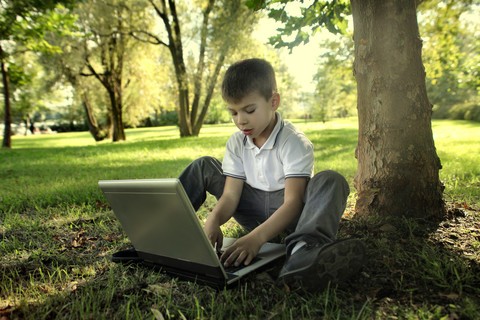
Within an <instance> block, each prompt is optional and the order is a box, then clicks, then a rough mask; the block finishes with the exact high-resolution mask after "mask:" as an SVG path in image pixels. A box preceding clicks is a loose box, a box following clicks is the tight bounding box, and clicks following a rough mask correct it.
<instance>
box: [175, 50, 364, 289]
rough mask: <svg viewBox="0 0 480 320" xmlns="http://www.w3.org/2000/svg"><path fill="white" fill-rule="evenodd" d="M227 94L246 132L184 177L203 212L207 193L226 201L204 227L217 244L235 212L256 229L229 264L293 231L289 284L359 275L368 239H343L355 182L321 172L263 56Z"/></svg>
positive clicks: (226, 83)
mask: <svg viewBox="0 0 480 320" xmlns="http://www.w3.org/2000/svg"><path fill="white" fill-rule="evenodd" d="M222 97H223V99H224V100H225V102H226V103H227V104H228V110H229V111H230V113H231V115H232V118H233V121H234V123H235V125H236V126H237V127H238V129H239V130H240V131H238V132H236V133H234V134H233V135H232V136H231V137H230V139H229V140H228V142H227V146H226V151H225V156H224V159H223V162H222V163H220V161H218V160H217V159H214V158H212V157H203V158H200V159H197V160H195V161H194V162H192V163H191V164H190V165H189V166H188V167H187V168H186V169H185V170H184V171H183V172H182V174H181V175H180V177H179V179H180V181H181V182H182V184H183V186H184V188H185V191H186V192H187V194H188V196H189V198H190V200H191V202H192V204H193V206H194V208H195V210H198V208H199V207H200V206H201V205H202V204H203V202H204V201H205V199H206V192H209V193H210V194H212V195H214V196H215V197H216V198H217V199H218V202H217V203H216V205H215V207H214V208H213V210H212V212H211V213H210V214H209V215H208V218H207V220H206V222H205V226H204V230H205V233H206V235H207V237H208V239H209V240H210V241H211V243H212V245H214V246H216V248H221V247H222V240H223V234H222V231H221V229H220V226H221V225H223V224H224V223H225V222H227V221H228V220H229V219H230V218H231V217H234V218H235V220H236V221H237V222H238V223H239V224H240V225H241V226H243V227H244V228H245V229H246V230H247V231H249V232H248V234H247V235H245V236H243V237H241V238H239V239H238V240H237V241H236V242H235V243H234V244H233V245H232V246H230V247H229V248H228V249H227V250H225V252H224V253H223V254H222V256H221V261H222V262H223V263H224V264H225V266H229V265H232V264H233V265H239V264H241V263H244V264H246V265H248V264H249V263H250V262H251V261H252V259H253V258H254V257H255V256H256V255H257V253H258V251H259V249H260V247H261V246H262V245H263V244H264V243H265V242H267V241H269V240H271V239H273V238H275V237H277V236H278V235H280V234H282V233H284V232H288V233H289V235H288V236H287V237H286V238H285V242H286V248H287V258H286V261H285V264H284V266H283V268H282V270H281V271H280V274H279V279H280V280H281V281H283V282H285V283H286V284H288V285H291V286H302V287H303V288H304V289H307V290H322V289H324V288H325V287H326V286H327V285H328V283H329V282H333V283H336V282H339V281H341V280H345V279H347V278H349V277H351V276H352V275H354V274H355V273H357V272H358V271H359V269H360V268H361V266H362V264H363V259H364V252H365V248H364V245H363V243H362V242H360V241H359V240H355V239H347V240H343V241H336V240H335V239H336V233H337V230H338V225H339V222H340V218H341V216H342V214H343V211H344V210H345V206H346V201H347V197H348V194H349V187H348V183H347V182H346V180H345V179H344V178H343V177H342V176H341V175H340V174H338V173H336V172H334V171H322V172H319V173H317V174H316V175H313V164H314V155H313V146H312V143H311V142H310V141H309V140H308V139H307V137H306V136H305V135H304V134H303V133H301V132H299V131H298V130H297V129H296V128H295V127H294V126H293V125H292V124H291V123H289V122H286V121H284V120H283V119H282V117H281V115H280V114H279V113H278V112H277V109H278V107H279V106H280V94H279V93H278V92H277V86H276V80H275V73H274V70H273V68H272V66H271V65H270V64H269V63H268V62H267V61H265V60H262V59H247V60H243V61H239V62H237V63H235V64H233V65H232V66H230V68H229V69H228V70H227V72H226V74H225V77H224V80H223V83H222Z"/></svg>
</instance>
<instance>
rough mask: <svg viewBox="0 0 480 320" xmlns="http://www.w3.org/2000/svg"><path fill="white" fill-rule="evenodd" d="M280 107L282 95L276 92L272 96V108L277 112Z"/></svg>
mask: <svg viewBox="0 0 480 320" xmlns="http://www.w3.org/2000/svg"><path fill="white" fill-rule="evenodd" d="M279 106H280V94H279V93H278V92H275V93H274V94H273V95H272V108H273V110H277V109H278V107H279Z"/></svg>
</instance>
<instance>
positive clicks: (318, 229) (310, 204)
mask: <svg viewBox="0 0 480 320" xmlns="http://www.w3.org/2000/svg"><path fill="white" fill-rule="evenodd" d="M349 193H350V189H349V187H348V183H347V181H346V180H345V178H344V177H343V176H342V175H340V174H339V173H337V172H335V171H331V170H328V171H322V172H319V173H317V174H316V175H315V176H314V177H313V178H312V179H311V180H310V181H309V183H308V186H307V191H306V196H305V206H304V208H303V211H302V213H301V215H300V219H299V221H298V223H297V227H296V229H295V231H294V232H293V233H292V234H290V235H289V236H288V237H287V238H286V239H285V240H286V243H287V252H290V250H291V249H292V247H293V245H294V244H295V243H296V242H297V241H300V240H303V241H305V242H307V243H311V242H319V243H328V242H332V241H334V240H335V238H336V235H337V231H338V227H339V223H340V218H341V217H342V215H343V212H344V211H345V207H346V204H347V198H348V194H349Z"/></svg>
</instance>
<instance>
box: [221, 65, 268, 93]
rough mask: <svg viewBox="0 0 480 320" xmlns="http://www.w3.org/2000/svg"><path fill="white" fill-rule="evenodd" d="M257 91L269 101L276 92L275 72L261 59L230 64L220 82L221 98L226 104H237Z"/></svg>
mask: <svg viewBox="0 0 480 320" xmlns="http://www.w3.org/2000/svg"><path fill="white" fill-rule="evenodd" d="M254 91H257V92H258V93H260V95H262V96H263V97H264V98H265V100H269V99H270V98H271V97H272V94H273V93H274V92H275V91H277V82H276V80H275V71H274V70H273V67H272V65H271V64H270V63H269V62H267V61H266V60H263V59H257V58H253V59H246V60H241V61H238V62H236V63H234V64H232V65H231V66H230V67H229V68H228V69H227V72H226V73H225V76H224V78H223V82H222V97H223V99H224V100H225V101H227V102H238V101H240V100H241V99H243V98H244V97H245V96H247V95H249V94H250V93H252V92H254Z"/></svg>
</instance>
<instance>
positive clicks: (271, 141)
mask: <svg viewBox="0 0 480 320" xmlns="http://www.w3.org/2000/svg"><path fill="white" fill-rule="evenodd" d="M275 116H276V118H277V123H276V124H275V127H274V128H273V131H272V133H270V136H269V137H268V139H267V141H266V142H265V144H264V145H263V146H262V147H261V148H260V149H273V147H274V146H275V143H276V142H277V136H278V134H279V133H280V131H281V130H282V129H283V126H284V125H285V123H284V122H283V119H282V116H281V115H280V113H279V112H275ZM243 145H244V146H245V147H247V148H248V149H253V148H258V147H257V146H256V145H255V143H253V140H252V138H250V137H248V136H245V137H244V138H243Z"/></svg>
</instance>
